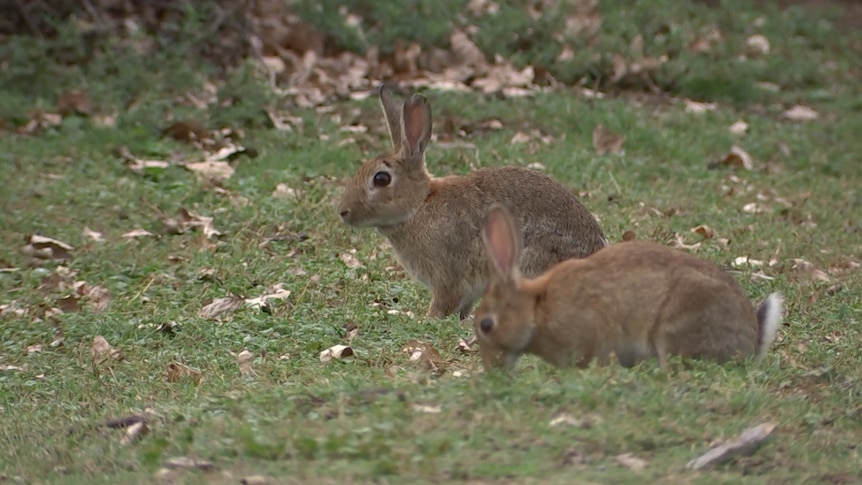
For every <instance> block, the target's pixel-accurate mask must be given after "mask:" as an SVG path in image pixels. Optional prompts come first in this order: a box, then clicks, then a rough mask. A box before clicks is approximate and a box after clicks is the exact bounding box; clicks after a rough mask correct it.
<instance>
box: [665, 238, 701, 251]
mask: <svg viewBox="0 0 862 485" xmlns="http://www.w3.org/2000/svg"><path fill="white" fill-rule="evenodd" d="M670 245H671V246H672V247H675V248H677V249H690V250H695V249H698V248H699V247H700V243H699V242H697V243H694V244H686V242H685V240H684V239H683V238H682V234H674V236H673V238H672V239H671V240H670Z"/></svg>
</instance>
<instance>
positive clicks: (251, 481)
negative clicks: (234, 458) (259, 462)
mask: <svg viewBox="0 0 862 485" xmlns="http://www.w3.org/2000/svg"><path fill="white" fill-rule="evenodd" d="M239 483H241V484H242V485H269V484H271V483H276V482H275V480H273V479H271V478H269V477H266V476H263V475H249V476H247V477H243V478H242V479H241V480H240V481H239Z"/></svg>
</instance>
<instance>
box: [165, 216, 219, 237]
mask: <svg viewBox="0 0 862 485" xmlns="http://www.w3.org/2000/svg"><path fill="white" fill-rule="evenodd" d="M165 226H166V227H167V229H168V232H169V233H175V234H182V233H184V232H185V231H186V230H187V229H189V228H195V227H200V228H202V231H203V233H204V237H206V238H207V239H212V238H214V237H218V236H221V235H222V232H221V231H219V230H217V229H216V228H215V226H214V224H213V218H212V217H207V216H202V215H200V214H196V213H194V212H192V211H190V210H188V209H186V208H180V210H179V213H178V214H177V218H176V219H168V220H166V221H165Z"/></svg>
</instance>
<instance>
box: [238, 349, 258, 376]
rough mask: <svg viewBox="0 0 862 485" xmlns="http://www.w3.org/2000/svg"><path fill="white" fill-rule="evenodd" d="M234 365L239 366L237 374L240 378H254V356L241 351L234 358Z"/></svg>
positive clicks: (246, 351)
mask: <svg viewBox="0 0 862 485" xmlns="http://www.w3.org/2000/svg"><path fill="white" fill-rule="evenodd" d="M236 363H237V364H238V365H239V374H240V375H241V376H242V377H254V375H255V373H254V369H252V365H253V364H254V355H253V354H252V353H251V352H249V351H248V350H243V351H242V352H240V353H239V355H237V356H236Z"/></svg>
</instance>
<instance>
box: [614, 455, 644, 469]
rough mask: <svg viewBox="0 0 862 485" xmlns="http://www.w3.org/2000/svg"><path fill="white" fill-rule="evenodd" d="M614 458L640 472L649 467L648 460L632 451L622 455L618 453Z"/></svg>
mask: <svg viewBox="0 0 862 485" xmlns="http://www.w3.org/2000/svg"><path fill="white" fill-rule="evenodd" d="M614 460H616V461H617V463H619V464H620V465H623V466H624V467H626V468H629V469H631V470H634V471H636V472H639V471H641V470H643V469H644V468H646V467H647V462H646V461H645V460H642V459H640V458H638V457H636V456H635V455H633V454H632V453H623V454H622V455H617V456H615V457H614Z"/></svg>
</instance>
